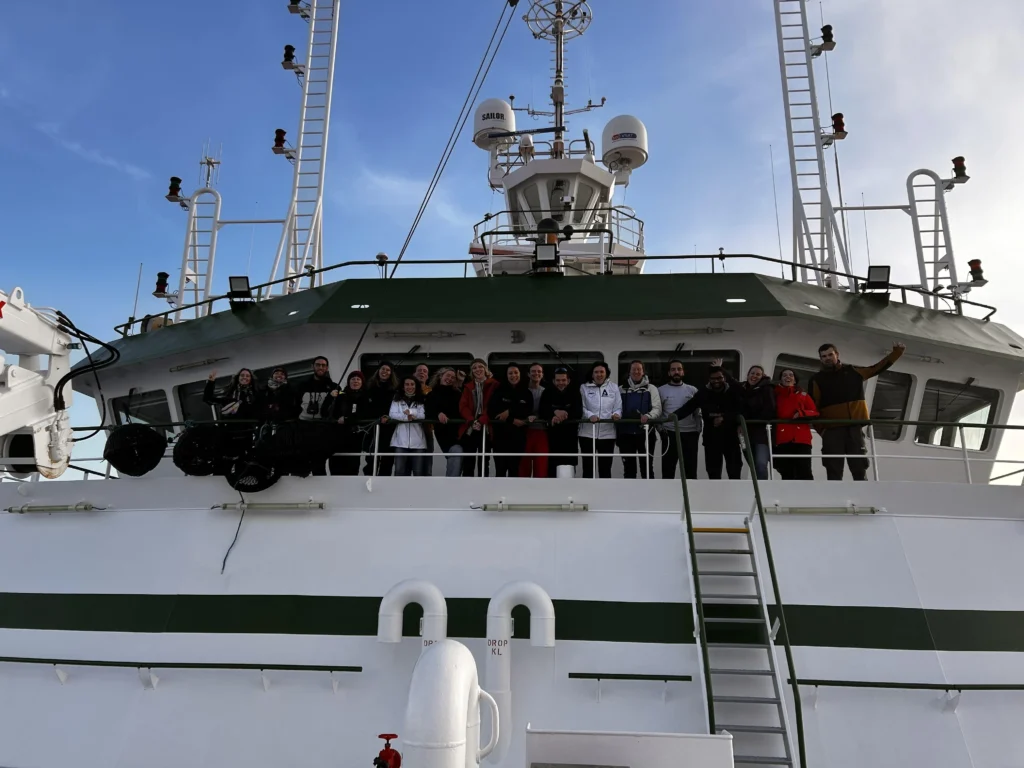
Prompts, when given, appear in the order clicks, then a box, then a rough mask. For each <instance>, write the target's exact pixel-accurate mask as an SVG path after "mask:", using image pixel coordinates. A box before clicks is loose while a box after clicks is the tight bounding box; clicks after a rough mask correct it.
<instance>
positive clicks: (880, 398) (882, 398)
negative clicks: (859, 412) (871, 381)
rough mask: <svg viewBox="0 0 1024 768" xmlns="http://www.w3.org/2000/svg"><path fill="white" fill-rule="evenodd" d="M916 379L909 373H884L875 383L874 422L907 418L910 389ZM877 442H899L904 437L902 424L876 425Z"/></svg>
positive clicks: (872, 415)
mask: <svg viewBox="0 0 1024 768" xmlns="http://www.w3.org/2000/svg"><path fill="white" fill-rule="evenodd" d="M913 382H914V377H913V376H911V375H910V374H909V373H899V372H898V371H882V372H881V373H880V374H878V378H877V379H876V383H875V394H874V396H873V397H872V398H871V413H870V414H869V416H870V418H871V419H872V420H882V421H884V420H892V421H903V420H904V419H906V418H907V405H909V403H910V387H911V385H912V384H913ZM873 429H874V434H875V439H876V440H899V439H900V438H901V437H902V436H903V425H902V424H875V425H874V427H873Z"/></svg>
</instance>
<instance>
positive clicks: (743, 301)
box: [725, 299, 747, 304]
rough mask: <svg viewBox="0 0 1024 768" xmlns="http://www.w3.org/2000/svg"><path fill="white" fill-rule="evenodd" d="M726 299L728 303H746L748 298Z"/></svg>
mask: <svg viewBox="0 0 1024 768" xmlns="http://www.w3.org/2000/svg"><path fill="white" fill-rule="evenodd" d="M725 301H726V302H727V303H728V304H746V303H747V300H746V299H726V300H725Z"/></svg>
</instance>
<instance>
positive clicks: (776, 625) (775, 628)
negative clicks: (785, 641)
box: [769, 616, 782, 643]
mask: <svg viewBox="0 0 1024 768" xmlns="http://www.w3.org/2000/svg"><path fill="white" fill-rule="evenodd" d="M780 626H782V625H781V623H780V622H779V617H778V616H776V617H775V621H773V622H772V630H771V632H770V633H769V636H770V637H771V639H772V642H773V643H774V642H775V638H776V636H777V635H778V634H779V627H780Z"/></svg>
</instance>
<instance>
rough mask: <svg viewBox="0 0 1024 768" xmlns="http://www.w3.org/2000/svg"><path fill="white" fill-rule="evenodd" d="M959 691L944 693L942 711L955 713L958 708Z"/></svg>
mask: <svg viewBox="0 0 1024 768" xmlns="http://www.w3.org/2000/svg"><path fill="white" fill-rule="evenodd" d="M960 693H961V692H960V691H946V692H945V693H944V694H943V695H942V711H943V712H953V713H954V714H955V713H956V709H957V707H959V706H960Z"/></svg>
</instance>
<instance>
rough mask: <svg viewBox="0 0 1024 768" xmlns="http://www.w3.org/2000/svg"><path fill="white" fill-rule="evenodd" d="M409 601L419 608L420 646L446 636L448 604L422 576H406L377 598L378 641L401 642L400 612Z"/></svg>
mask: <svg viewBox="0 0 1024 768" xmlns="http://www.w3.org/2000/svg"><path fill="white" fill-rule="evenodd" d="M409 603H417V604H418V605H419V606H420V607H422V608H423V633H422V635H423V648H424V649H426V648H427V646H430V645H433V644H434V643H436V642H438V641H439V640H444V639H445V638H446V637H448V606H447V604H446V603H445V601H444V595H442V594H441V590H440V589H438V588H437V587H435V586H434V585H433V584H431V583H430V582H429V581H424V580H423V579H406V580H405V581H400V582H398V583H397V584H395V586H393V587H392V588H391V589H390V590H388V593H387V594H386V595H384V598H383V599H382V600H381V601H380V611H378V613H377V641H378V642H381V643H400V642H402V612H403V611H404V610H405V606H407V605H409Z"/></svg>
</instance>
